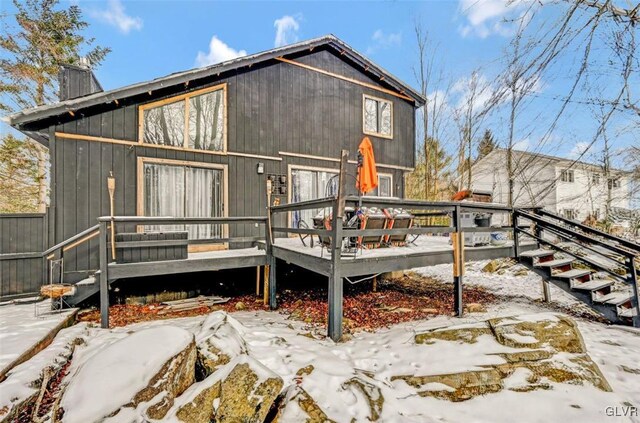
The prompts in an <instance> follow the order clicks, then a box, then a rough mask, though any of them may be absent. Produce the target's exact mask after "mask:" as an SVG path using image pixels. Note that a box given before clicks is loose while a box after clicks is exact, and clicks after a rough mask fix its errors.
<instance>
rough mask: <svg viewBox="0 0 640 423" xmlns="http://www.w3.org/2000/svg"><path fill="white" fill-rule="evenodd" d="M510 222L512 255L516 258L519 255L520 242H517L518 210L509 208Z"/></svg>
mask: <svg viewBox="0 0 640 423" xmlns="http://www.w3.org/2000/svg"><path fill="white" fill-rule="evenodd" d="M511 223H512V226H513V256H514V258H515V259H516V260H518V259H519V257H520V243H519V242H518V237H519V234H518V211H517V210H516V209H511Z"/></svg>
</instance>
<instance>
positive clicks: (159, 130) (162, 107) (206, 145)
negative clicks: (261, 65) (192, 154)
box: [139, 84, 227, 151]
mask: <svg viewBox="0 0 640 423" xmlns="http://www.w3.org/2000/svg"><path fill="white" fill-rule="evenodd" d="M226 129H227V128H226V84H223V85H217V86H215V87H210V88H205V89H202V90H197V91H194V92H191V93H188V94H184V95H180V96H177V97H171V98H167V99H164V100H161V101H156V102H153V103H149V104H145V105H142V106H140V135H139V136H140V141H141V142H144V143H148V144H160V145H167V146H172V147H180V148H185V149H191V150H207V151H225V150H226Z"/></svg>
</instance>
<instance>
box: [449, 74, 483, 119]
mask: <svg viewBox="0 0 640 423" xmlns="http://www.w3.org/2000/svg"><path fill="white" fill-rule="evenodd" d="M451 93H452V94H454V95H455V96H456V97H457V98H458V101H457V104H456V108H457V109H458V110H465V109H468V107H469V104H472V107H473V111H474V113H478V112H481V111H483V110H484V109H486V108H487V107H488V106H489V105H490V104H491V101H493V97H494V95H493V90H492V87H491V84H490V83H489V81H488V80H487V78H486V77H485V76H484V75H482V74H480V73H478V72H473V73H472V74H471V76H470V77H468V78H467V77H463V78H460V79H458V80H457V81H456V82H455V83H454V84H453V86H452V87H451Z"/></svg>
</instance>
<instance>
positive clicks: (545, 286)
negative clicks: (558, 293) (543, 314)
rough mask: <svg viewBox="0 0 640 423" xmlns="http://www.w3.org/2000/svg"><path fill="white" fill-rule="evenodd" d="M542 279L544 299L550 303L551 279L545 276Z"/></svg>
mask: <svg viewBox="0 0 640 423" xmlns="http://www.w3.org/2000/svg"><path fill="white" fill-rule="evenodd" d="M540 280H541V281H542V301H544V302H545V303H548V302H550V301H551V289H550V287H549V281H548V280H546V279H545V278H541V279H540Z"/></svg>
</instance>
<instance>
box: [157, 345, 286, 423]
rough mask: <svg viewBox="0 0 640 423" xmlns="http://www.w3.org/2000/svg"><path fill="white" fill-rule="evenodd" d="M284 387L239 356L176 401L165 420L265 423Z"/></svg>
mask: <svg viewBox="0 0 640 423" xmlns="http://www.w3.org/2000/svg"><path fill="white" fill-rule="evenodd" d="M282 386H283V382H282V379H281V378H280V377H279V376H278V375H277V374H275V373H273V372H272V371H271V370H269V369H267V368H266V367H265V366H264V365H262V364H260V362H258V361H257V360H255V359H253V358H251V357H249V356H248V355H240V356H238V357H236V358H235V359H233V360H232V361H231V362H229V363H228V364H226V365H225V366H223V367H221V368H220V369H219V370H217V371H216V372H214V373H213V374H211V375H210V376H209V377H207V378H206V379H205V380H203V381H202V382H198V383H196V384H194V385H192V386H191V388H189V389H188V390H187V391H186V392H185V393H184V394H182V395H181V396H180V397H179V398H178V399H177V400H176V402H175V404H174V406H173V408H172V409H171V410H169V413H168V415H167V418H166V419H165V421H167V422H171V421H178V422H189V423H200V422H202V423H207V422H209V421H228V422H263V421H264V420H265V418H266V416H267V413H268V412H269V410H270V408H271V406H272V404H273V403H274V401H275V400H276V398H277V397H278V395H279V394H280V392H281V391H282Z"/></svg>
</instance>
